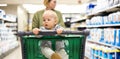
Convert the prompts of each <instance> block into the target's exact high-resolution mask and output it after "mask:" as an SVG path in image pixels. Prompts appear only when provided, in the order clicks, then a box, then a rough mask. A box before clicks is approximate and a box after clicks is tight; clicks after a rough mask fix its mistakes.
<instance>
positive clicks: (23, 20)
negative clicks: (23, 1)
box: [17, 6, 28, 31]
mask: <svg viewBox="0 0 120 59" xmlns="http://www.w3.org/2000/svg"><path fill="white" fill-rule="evenodd" d="M17 14H18V31H27V28H28V26H27V25H28V24H27V19H28V14H27V11H26V10H25V9H24V8H22V6H18V9H17Z"/></svg>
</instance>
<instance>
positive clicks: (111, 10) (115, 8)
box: [78, 4, 120, 59]
mask: <svg viewBox="0 0 120 59" xmlns="http://www.w3.org/2000/svg"><path fill="white" fill-rule="evenodd" d="M116 11H120V4H117V5H114V6H111V7H108V8H106V9H102V10H99V11H97V12H94V13H90V14H88V15H87V18H86V19H91V18H92V17H94V16H104V15H108V14H110V13H114V12H116ZM85 27H86V29H92V28H119V27H120V23H119V24H104V25H87V26H85ZM78 28H81V27H78ZM86 43H91V44H97V45H101V46H107V47H114V48H116V49H119V50H120V47H119V46H114V45H111V44H106V43H103V42H98V41H94V40H86ZM86 50H88V49H86ZM115 54H116V52H115ZM89 55H90V54H88V52H86V53H85V56H86V57H88V58H90V57H89ZM94 56H97V55H94ZM97 57H99V58H100V59H101V58H102V57H100V56H97ZM90 59H91V58H90Z"/></svg>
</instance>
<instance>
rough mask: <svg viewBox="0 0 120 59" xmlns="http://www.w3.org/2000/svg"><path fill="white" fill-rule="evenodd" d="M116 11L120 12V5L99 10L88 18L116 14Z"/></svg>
mask: <svg viewBox="0 0 120 59" xmlns="http://www.w3.org/2000/svg"><path fill="white" fill-rule="evenodd" d="M114 11H120V4H117V5H114V6H112V7H111V6H110V7H108V8H106V9H102V10H99V11H97V12H95V13H91V14H88V15H87V16H88V18H91V17H93V16H97V15H101V14H103V13H109V12H114Z"/></svg>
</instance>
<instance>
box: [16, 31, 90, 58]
mask: <svg viewBox="0 0 120 59" xmlns="http://www.w3.org/2000/svg"><path fill="white" fill-rule="evenodd" d="M39 34H40V35H42V36H39V37H38V36H35V35H34V34H33V33H32V32H19V33H18V35H19V36H20V38H21V49H22V59H47V58H45V57H44V55H42V53H41V50H40V43H41V40H50V41H51V42H52V48H53V50H55V42H56V41H57V40H64V42H65V50H66V52H67V54H68V55H69V59H84V50H85V40H86V36H87V35H88V34H89V31H64V32H63V33H62V36H61V35H60V36H59V35H56V34H57V33H56V32H55V31H41V32H40V33H39Z"/></svg>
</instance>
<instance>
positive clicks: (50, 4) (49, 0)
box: [44, 0, 56, 9]
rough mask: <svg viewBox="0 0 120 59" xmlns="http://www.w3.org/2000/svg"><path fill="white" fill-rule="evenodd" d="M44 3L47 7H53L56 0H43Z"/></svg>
mask: <svg viewBox="0 0 120 59" xmlns="http://www.w3.org/2000/svg"><path fill="white" fill-rule="evenodd" d="M44 5H45V6H46V8H48V9H54V8H55V6H56V0H44Z"/></svg>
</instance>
